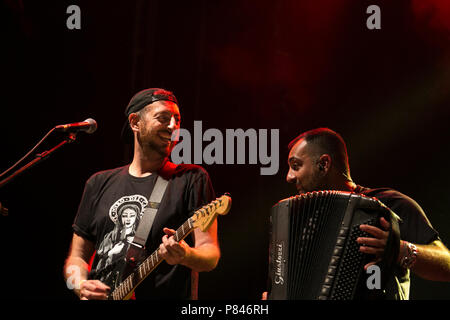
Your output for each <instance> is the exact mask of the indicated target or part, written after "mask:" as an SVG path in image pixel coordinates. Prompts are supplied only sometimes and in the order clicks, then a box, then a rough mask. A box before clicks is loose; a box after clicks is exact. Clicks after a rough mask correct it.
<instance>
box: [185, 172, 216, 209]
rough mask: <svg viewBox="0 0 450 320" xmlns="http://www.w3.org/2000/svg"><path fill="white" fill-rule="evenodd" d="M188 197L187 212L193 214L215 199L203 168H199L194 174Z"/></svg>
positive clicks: (208, 178) (207, 175) (209, 180)
mask: <svg viewBox="0 0 450 320" xmlns="http://www.w3.org/2000/svg"><path fill="white" fill-rule="evenodd" d="M188 197H189V198H188V211H189V212H193V211H195V210H197V209H199V208H200V207H202V206H204V205H206V204H208V203H209V202H211V201H213V200H214V199H215V192H214V189H213V186H212V182H211V179H210V177H209V174H208V172H206V170H204V169H203V168H199V169H198V170H197V171H196V173H195V174H194V176H193V181H192V184H191V186H190V188H189V191H188Z"/></svg>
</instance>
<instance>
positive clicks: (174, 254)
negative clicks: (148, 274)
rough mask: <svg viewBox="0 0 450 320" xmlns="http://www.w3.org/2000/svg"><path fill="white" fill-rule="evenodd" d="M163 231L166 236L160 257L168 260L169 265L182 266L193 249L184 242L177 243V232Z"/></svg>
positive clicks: (160, 249) (166, 229)
mask: <svg viewBox="0 0 450 320" xmlns="http://www.w3.org/2000/svg"><path fill="white" fill-rule="evenodd" d="M163 231H164V233H165V235H164V236H163V237H162V243H161V244H160V246H159V255H160V257H161V258H163V259H164V260H166V262H167V263H168V264H171V265H174V264H181V263H182V262H183V261H184V260H185V258H186V256H187V255H188V254H189V253H190V250H191V248H190V247H189V245H188V244H187V243H186V242H185V241H184V240H181V241H179V242H177V241H176V240H175V239H174V237H173V235H174V234H175V233H176V231H175V230H173V229H169V228H164V229H163Z"/></svg>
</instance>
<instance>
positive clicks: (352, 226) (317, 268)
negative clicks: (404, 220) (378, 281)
mask: <svg viewBox="0 0 450 320" xmlns="http://www.w3.org/2000/svg"><path fill="white" fill-rule="evenodd" d="M381 217H384V218H385V219H386V220H387V221H389V222H390V224H391V230H390V233H389V238H388V241H387V245H386V248H385V252H384V255H383V257H382V259H381V262H379V263H377V265H378V266H380V268H381V270H382V272H381V275H382V277H383V278H386V277H387V274H389V272H390V271H391V270H390V268H392V267H393V265H394V264H395V259H396V257H397V255H398V247H399V241H400V235H399V231H398V222H399V220H398V219H399V218H398V217H397V216H396V215H395V213H393V212H392V211H391V210H390V209H388V208H387V207H386V206H385V205H383V204H382V203H381V202H380V201H378V200H377V199H376V198H370V197H367V196H364V195H361V194H355V193H350V192H343V191H315V192H308V193H304V194H301V195H297V196H294V197H290V198H287V199H284V200H281V201H279V202H278V203H277V204H276V205H274V206H273V207H272V210H271V215H270V244H269V246H270V247H269V279H268V280H269V281H268V285H269V290H268V299H271V300H303V299H305V300H316V299H318V300H355V299H365V298H367V297H366V295H367V291H368V290H367V288H366V281H367V280H366V279H367V277H368V275H367V274H366V272H365V271H364V265H365V264H366V263H368V262H369V261H370V260H371V259H373V258H374V257H373V256H371V255H368V254H364V253H362V252H360V251H359V246H360V245H359V244H358V243H357V242H356V239H357V238H358V237H361V236H363V237H364V236H366V237H367V236H368V237H370V235H368V234H367V233H366V232H363V231H362V230H360V228H359V226H360V225H361V224H369V225H374V226H379V221H380V218H381ZM383 280H384V279H383ZM378 292H382V290H378Z"/></svg>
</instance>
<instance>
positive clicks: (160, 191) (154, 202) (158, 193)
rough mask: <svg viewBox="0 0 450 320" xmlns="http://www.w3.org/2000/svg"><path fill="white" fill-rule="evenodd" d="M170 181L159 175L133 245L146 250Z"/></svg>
mask: <svg viewBox="0 0 450 320" xmlns="http://www.w3.org/2000/svg"><path fill="white" fill-rule="evenodd" d="M168 184H169V181H168V180H166V179H164V178H163V177H161V176H160V175H158V178H157V179H156V183H155V186H154V187H153V191H152V194H151V195H150V198H149V200H148V203H147V205H146V206H145V208H144V212H143V214H142V218H141V221H140V222H139V225H138V228H137V230H136V234H135V235H134V239H133V242H132V244H133V245H134V246H137V247H139V248H144V247H145V243H146V242H147V237H148V235H149V233H150V229H151V227H152V224H153V220H154V219H155V216H156V213H157V212H158V208H159V205H160V204H161V200H162V198H163V196H164V193H165V191H166V188H167V185H168Z"/></svg>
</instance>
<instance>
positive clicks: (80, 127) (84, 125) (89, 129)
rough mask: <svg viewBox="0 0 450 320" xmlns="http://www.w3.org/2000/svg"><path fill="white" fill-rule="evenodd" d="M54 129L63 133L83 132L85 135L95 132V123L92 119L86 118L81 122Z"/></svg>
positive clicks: (61, 125)
mask: <svg viewBox="0 0 450 320" xmlns="http://www.w3.org/2000/svg"><path fill="white" fill-rule="evenodd" d="M55 129H56V130H57V131H63V132H77V131H85V132H86V133H94V132H95V130H97V122H96V121H95V120H94V119H91V118H88V119H86V120H84V121H83V122H74V123H68V124H60V125H58V126H56V127H55Z"/></svg>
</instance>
